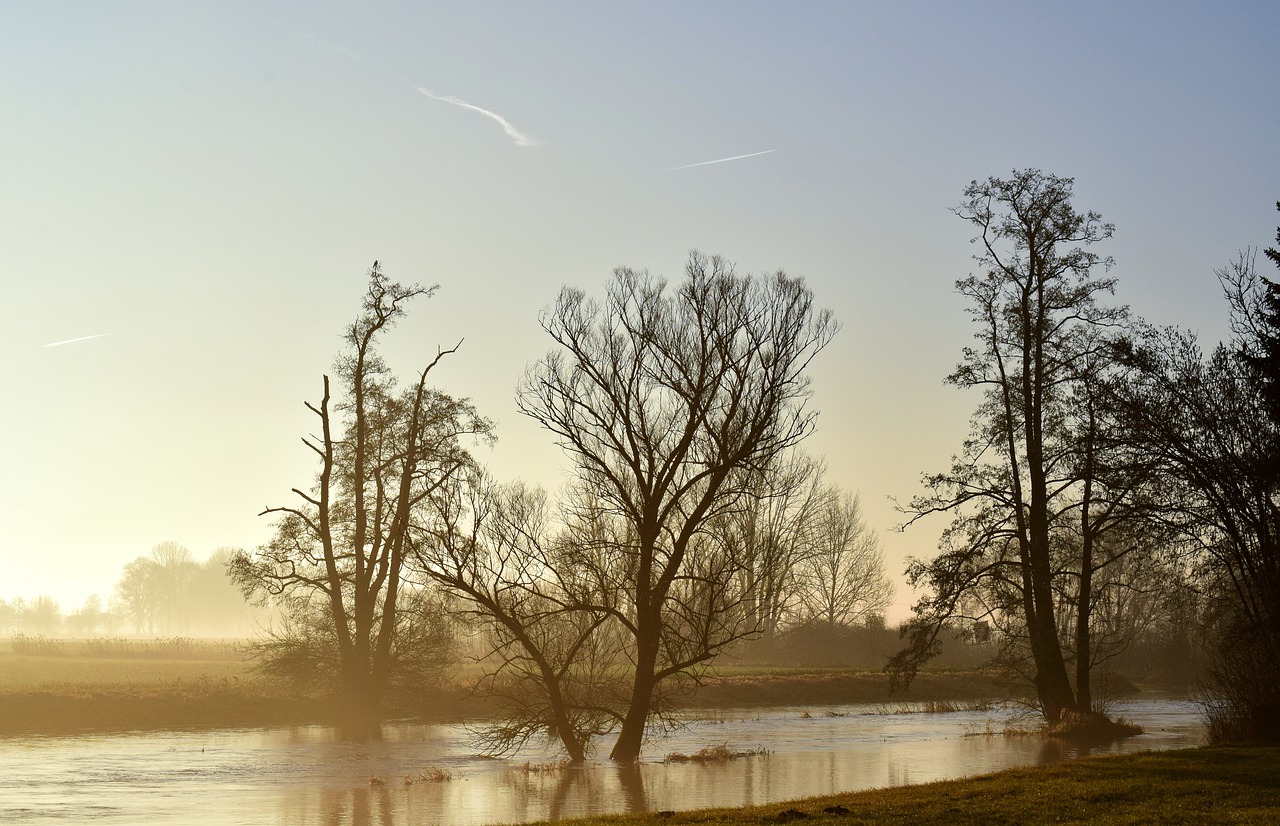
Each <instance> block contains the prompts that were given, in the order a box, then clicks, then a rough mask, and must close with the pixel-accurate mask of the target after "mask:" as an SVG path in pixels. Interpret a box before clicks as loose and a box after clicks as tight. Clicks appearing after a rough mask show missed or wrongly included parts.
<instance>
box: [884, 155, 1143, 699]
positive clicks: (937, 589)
mask: <svg viewBox="0 0 1280 826" xmlns="http://www.w3.org/2000/svg"><path fill="white" fill-rule="evenodd" d="M1072 187H1073V182H1072V180H1071V179H1070V178H1059V177H1057V176H1054V175H1047V174H1045V173H1043V172H1040V171H1039V170H1026V171H1021V172H1019V171H1015V172H1014V174H1013V177H1011V178H1009V179H1007V180H1001V179H998V178H990V179H988V180H986V181H982V182H979V181H974V182H973V183H971V184H970V185H969V187H967V188H966V190H965V201H964V202H963V203H962V204H961V205H960V207H958V208H957V209H956V214H957V215H959V216H960V217H961V218H962V219H964V220H965V221H968V222H969V223H971V224H972V225H974V226H975V227H977V229H978V230H979V233H980V234H979V235H978V237H976V238H975V239H974V242H975V243H976V244H978V245H979V248H980V252H979V253H978V255H976V256H975V258H976V260H977V261H978V263H979V265H980V266H981V267H982V268H983V270H984V272H983V274H981V275H971V276H969V277H968V278H966V279H964V280H962V281H959V282H957V285H956V287H957V290H958V291H959V292H960V293H961V294H962V295H964V296H966V297H967V298H968V299H969V300H970V302H971V308H970V313H971V314H972V315H973V318H974V322H975V324H976V327H977V329H976V331H975V333H974V338H975V339H976V342H977V343H976V345H975V346H973V347H968V348H965V351H964V357H963V359H962V361H961V363H960V365H959V366H958V368H957V369H956V371H955V372H954V373H953V374H952V375H951V376H950V377H949V378H948V381H949V382H950V383H951V384H954V385H956V386H958V387H965V388H969V387H973V388H980V389H982V390H983V391H984V398H983V401H982V403H981V406H980V407H979V409H978V412H977V413H976V414H975V416H974V418H973V431H972V433H971V435H970V437H969V439H968V440H967V441H966V442H965V445H964V448H963V451H962V452H961V454H960V455H959V456H957V457H956V458H955V459H954V460H953V463H952V467H951V469H950V470H949V471H948V472H945V473H941V474H937V475H934V476H931V477H927V478H926V484H927V486H928V488H929V493H927V494H926V495H924V496H921V497H918V498H917V499H915V500H914V501H913V502H912V504H911V507H910V509H909V510H908V513H909V515H910V520H911V521H914V520H916V519H919V518H921V517H922V516H924V515H927V514H932V513H940V512H947V513H951V514H952V515H953V523H952V526H951V528H950V529H949V530H948V532H947V533H946V534H945V535H944V552H943V553H942V554H940V555H939V556H938V557H937V558H935V559H934V560H932V561H930V562H922V561H918V560H917V561H915V562H913V564H912V566H911V568H910V569H909V578H910V579H911V581H912V582H913V584H928V585H929V586H930V588H929V590H930V592H931V593H929V594H928V595H927V596H926V598H925V599H923V600H922V601H921V602H920V603H919V604H918V606H917V618H916V620H914V621H913V623H912V624H911V625H910V626H909V628H908V635H909V638H910V639H909V645H908V648H907V649H906V650H905V651H904V652H902V653H901V654H900V655H898V656H896V657H895V658H894V660H893V661H892V662H891V669H892V670H893V671H894V672H895V679H898V680H901V681H909V679H910V677H911V675H913V674H914V671H915V668H916V667H917V666H918V665H919V664H920V663H921V662H923V661H925V660H927V659H928V657H930V656H931V655H932V653H934V652H936V650H937V648H936V641H937V638H938V634H939V633H940V632H941V631H942V629H944V628H945V627H946V626H947V624H948V623H949V622H950V620H952V619H953V618H955V617H956V616H960V615H966V614H970V615H976V616H977V617H979V618H984V617H986V616H990V615H992V614H994V613H1003V614H1006V615H1012V616H1015V617H1017V619H1018V622H1019V624H1020V625H1021V626H1022V628H1024V629H1025V634H1026V639H1027V642H1028V645H1029V647H1030V653H1031V659H1032V662H1033V663H1034V682H1035V688H1036V692H1037V696H1038V698H1039V701H1040V706H1041V709H1042V711H1043V712H1044V715H1045V717H1046V719H1048V720H1049V721H1050V722H1057V721H1058V719H1059V717H1060V716H1061V714H1062V712H1063V711H1064V710H1066V709H1074V708H1076V706H1077V698H1076V694H1075V690H1074V687H1073V685H1072V683H1071V679H1070V676H1069V674H1068V670H1067V660H1066V658H1065V656H1064V653H1063V646H1062V641H1061V639H1060V638H1059V627H1058V607H1059V606H1058V601H1057V599H1055V587H1054V582H1055V576H1056V574H1057V573H1058V571H1057V569H1056V568H1055V564H1054V553H1055V525H1056V524H1059V523H1060V521H1061V517H1062V514H1064V513H1066V512H1067V511H1068V510H1070V509H1072V508H1073V507H1076V503H1077V501H1078V500H1075V501H1068V500H1073V499H1074V497H1075V496H1076V487H1077V483H1078V482H1079V481H1080V479H1079V477H1078V475H1077V465H1076V463H1075V462H1073V461H1072V451H1071V450H1070V449H1069V448H1068V447H1067V445H1066V442H1067V441H1068V440H1069V437H1070V423H1071V420H1072V417H1073V416H1074V415H1075V414H1076V411H1075V410H1074V409H1073V406H1072V404H1071V398H1070V390H1071V388H1072V387H1073V385H1074V383H1075V382H1077V381H1078V380H1079V379H1080V378H1081V376H1082V375H1084V374H1085V373H1086V372H1087V370H1086V368H1087V365H1088V363H1089V361H1090V359H1091V358H1092V357H1094V356H1095V355H1097V354H1098V353H1099V352H1100V350H1101V349H1102V348H1105V347H1106V338H1105V337H1104V336H1102V335H1099V334H1097V333H1098V331H1099V330H1104V329H1108V328H1112V327H1118V326H1120V325H1122V324H1124V323H1125V320H1126V318H1127V310H1126V309H1125V308H1123V307H1106V306H1103V305H1101V304H1099V303H1098V297H1099V296H1101V295H1104V294H1106V293H1110V292H1112V291H1113V289H1114V285H1115V281H1114V279H1111V278H1098V277H1096V275H1095V270H1096V269H1097V268H1098V267H1100V266H1103V267H1107V266H1109V265H1110V260H1109V259H1103V258H1101V257H1099V256H1098V255H1097V254H1095V253H1093V252H1090V251H1088V250H1087V249H1085V247H1087V246H1089V245H1091V244H1094V243H1096V242H1099V241H1102V240H1104V239H1106V238H1109V237H1110V236H1111V234H1112V231H1113V227H1112V225H1111V224H1107V223H1103V221H1102V219H1101V216H1099V215H1098V214H1097V213H1095V212H1083V213H1082V212H1079V211H1077V210H1076V209H1075V208H1074V206H1073V205H1072V203H1071V198H1072ZM1083 518H1084V519H1085V521H1086V522H1088V521H1089V517H1088V514H1087V506H1086V514H1085V516H1084V517H1083ZM908 524H910V522H908Z"/></svg>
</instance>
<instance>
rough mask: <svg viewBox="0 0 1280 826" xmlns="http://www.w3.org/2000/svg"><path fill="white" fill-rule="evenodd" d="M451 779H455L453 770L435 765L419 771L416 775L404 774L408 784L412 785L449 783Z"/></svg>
mask: <svg viewBox="0 0 1280 826" xmlns="http://www.w3.org/2000/svg"><path fill="white" fill-rule="evenodd" d="M451 780H453V772H451V771H449V770H448V769H441V768H437V767H435V766H428V767H427V768H425V769H423V770H422V771H420V772H418V774H417V776H416V777H415V776H414V775H411V774H406V775H405V776H404V784H405V785H406V786H412V785H413V784H414V783H448V782H449V781H451Z"/></svg>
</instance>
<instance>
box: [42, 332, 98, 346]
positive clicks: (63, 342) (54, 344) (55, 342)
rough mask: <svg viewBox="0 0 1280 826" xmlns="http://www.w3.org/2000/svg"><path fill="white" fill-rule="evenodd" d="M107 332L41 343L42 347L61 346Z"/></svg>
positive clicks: (96, 336)
mask: <svg viewBox="0 0 1280 826" xmlns="http://www.w3.org/2000/svg"><path fill="white" fill-rule="evenodd" d="M105 335H108V334H107V333H95V334H94V335H91V336H80V338H69V339H67V340H66V341H53V342H50V343H48V344H41V345H40V346H41V347H61V346H62V345H64V344H75V343H76V342H77V341H88V340H89V339H91V338H102V337H103V336H105Z"/></svg>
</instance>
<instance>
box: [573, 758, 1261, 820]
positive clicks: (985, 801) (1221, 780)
mask: <svg viewBox="0 0 1280 826" xmlns="http://www.w3.org/2000/svg"><path fill="white" fill-rule="evenodd" d="M797 821H807V822H813V823H832V824H852V823H876V824H936V823H948V824H956V823H961V824H963V823H982V824H999V823H1003V824H1027V823H1081V824H1084V823H1088V824H1103V826H1110V825H1112V824H1138V823H1143V824H1147V823H1160V824H1169V823H1178V824H1183V823H1205V824H1208V823H1214V824H1217V823H1257V824H1264V823H1265V824H1271V823H1280V749H1262V748H1254V749H1184V750H1179V751H1164V752H1148V753H1145V754H1137V755H1125V756H1121V757H1090V758H1084V759H1080V760H1074V761H1071V762H1067V763H1057V764H1054V765H1051V766H1043V767H1040V768H1034V769H1015V770H1012V771H1004V772H1000V773H998V774H991V775H984V776H981V777H973V778H968V779H965V780H951V781H945V782H941V783H929V784H926V785H921V786H899V787H895V788H889V789H875V790H872V791H866V792H855V793H849V794H839V795H831V796H829V797H815V798H809V799H805V800H796V801H791V802H787V803H774V804H770V805H767V806H751V807H746V808H741V809H705V810H699V811H690V812H675V813H649V814H643V815H620V816H612V817H600V818H586V819H582V820H571V821H560V822H561V823H566V824H568V826H593V824H601V825H602V826H603V824H609V826H641V825H642V824H650V825H652V826H658V824H672V823H699V824H739V823H786V822H797Z"/></svg>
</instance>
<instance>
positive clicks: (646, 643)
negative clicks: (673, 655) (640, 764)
mask: <svg viewBox="0 0 1280 826" xmlns="http://www.w3.org/2000/svg"><path fill="white" fill-rule="evenodd" d="M638 630H640V631H641V632H642V634H643V635H642V636H641V635H638V636H639V637H640V638H639V639H638V640H637V643H638V645H637V646H636V671H635V679H634V680H633V681H632V685H631V704H630V705H629V706H628V707H627V716H626V717H625V718H623V720H622V729H621V730H620V731H619V732H618V739H617V741H616V742H615V743H614V744H613V751H612V752H610V754H609V759H610V760H615V761H617V762H619V763H632V762H634V761H636V760H637V759H639V757H640V749H641V747H642V746H643V745H644V730H645V725H646V724H647V723H648V722H649V711H650V708H649V705H650V703H652V702H653V689H654V687H655V682H654V679H653V674H654V669H655V667H656V665H657V662H658V635H657V629H656V628H654V627H652V626H649V627H646V626H644V625H639V626H638Z"/></svg>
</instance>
